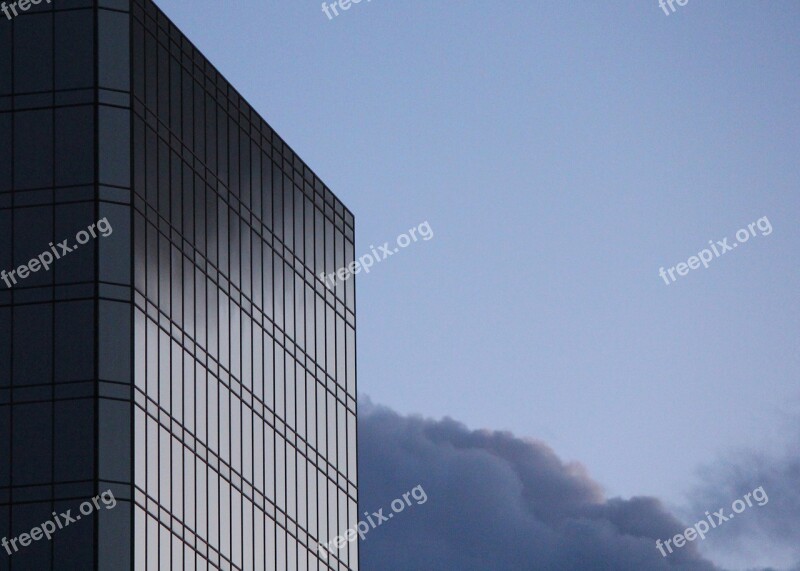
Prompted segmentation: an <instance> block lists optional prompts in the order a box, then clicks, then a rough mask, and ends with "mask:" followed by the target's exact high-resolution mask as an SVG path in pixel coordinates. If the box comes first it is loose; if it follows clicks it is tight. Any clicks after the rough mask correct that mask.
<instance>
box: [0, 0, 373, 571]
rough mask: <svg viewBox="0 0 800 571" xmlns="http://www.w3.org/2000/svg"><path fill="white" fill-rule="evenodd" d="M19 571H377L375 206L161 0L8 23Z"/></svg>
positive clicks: (0, 344) (1, 24)
mask: <svg viewBox="0 0 800 571" xmlns="http://www.w3.org/2000/svg"><path fill="white" fill-rule="evenodd" d="M0 153H2V156H0V269H3V268H5V269H8V270H11V269H13V268H15V267H17V266H19V265H21V264H23V263H27V261H28V260H29V259H31V258H34V257H36V256H37V255H38V254H39V253H41V252H42V251H44V250H47V249H48V247H49V244H51V243H53V244H56V243H58V242H61V241H62V240H64V239H70V240H72V241H74V239H73V237H74V236H76V234H77V233H79V231H80V230H81V229H85V228H87V227H88V226H90V225H91V224H93V223H95V222H96V221H98V220H101V219H104V218H105V219H107V221H108V223H109V225H110V226H112V227H113V233H112V234H110V235H109V236H107V237H98V238H97V239H96V240H92V241H89V242H88V243H86V244H85V245H81V246H80V248H78V249H76V250H75V251H74V252H73V253H70V254H69V257H65V258H64V259H59V260H57V261H56V262H55V263H54V264H53V267H52V268H51V269H50V271H43V272H38V273H35V274H31V275H30V276H29V277H27V278H26V279H25V280H24V281H20V283H18V284H15V285H13V287H11V288H7V287H6V286H5V284H3V283H1V282H0V446H3V447H4V448H5V449H4V450H3V452H2V453H0V458H2V459H10V461H6V462H0V535H2V536H5V537H9V538H10V537H12V536H17V535H19V534H20V533H23V532H26V531H29V530H30V529H31V528H32V527H33V526H34V525H38V524H39V523H41V522H43V521H45V520H46V519H48V518H49V517H51V515H50V514H51V513H52V512H53V511H55V510H62V511H63V510H66V509H68V508H73V509H75V508H76V507H77V505H78V504H80V502H82V501H85V500H86V499H87V498H91V497H92V496H94V495H97V494H99V493H100V492H102V491H105V490H109V489H110V490H112V491H113V493H114V495H115V497H116V498H117V500H118V505H117V506H116V507H115V508H114V509H113V510H103V511H99V512H98V513H97V514H95V515H94V516H93V517H92V519H91V520H90V521H83V522H79V524H77V525H74V526H70V527H67V528H65V529H63V530H59V531H58V532H57V533H56V534H54V536H53V540H52V541H39V542H36V543H33V544H32V545H31V546H29V547H25V548H24V549H22V550H20V551H19V552H17V553H14V554H13V555H11V556H7V555H6V554H5V553H4V552H3V551H2V550H0V569H13V570H17V569H91V568H96V569H137V570H139V569H154V570H155V569H193V570H194V569H203V570H205V569H242V570H246V569H265V570H273V569H274V570H284V569H286V570H294V569H300V570H308V569H313V570H322V569H337V570H340V569H341V570H344V569H353V570H355V569H358V552H357V543H356V542H353V543H350V544H348V545H346V546H345V547H344V548H342V549H341V550H338V551H337V550H335V552H334V554H333V555H330V556H328V558H325V557H324V556H321V555H319V552H318V550H317V545H318V542H319V541H322V542H328V541H330V540H332V539H334V538H335V537H336V536H338V535H343V534H344V532H345V531H346V529H347V527H348V525H349V524H350V523H351V522H355V521H357V520H358V512H357V463H356V399H355V397H356V387H355V292H354V289H353V288H354V281H353V280H349V281H347V282H339V284H338V285H337V286H336V289H335V290H329V289H327V288H326V287H325V285H324V284H323V282H322V281H321V280H320V278H319V277H318V276H319V275H320V274H321V273H322V272H326V273H330V272H333V271H335V270H336V269H337V268H341V267H344V266H346V265H347V264H349V263H350V262H351V261H352V260H353V259H354V246H353V243H354V234H353V232H354V220H353V216H352V214H351V213H350V212H349V211H348V210H347V209H346V208H345V207H344V206H343V204H342V203H341V202H340V201H339V200H337V199H336V197H335V196H334V195H333V194H332V193H331V192H330V190H329V189H328V188H327V187H326V186H325V185H324V184H323V183H322V182H321V181H320V180H319V179H318V178H317V177H316V176H315V175H314V173H313V172H311V170H310V169H309V168H308V167H307V166H306V165H305V164H304V163H303V162H302V161H301V160H300V159H299V158H298V157H297V155H295V153H294V152H293V151H292V150H291V149H290V148H289V147H288V145H286V144H285V143H284V142H283V141H282V139H281V138H280V137H279V136H278V135H277V134H276V133H274V132H273V131H272V129H271V128H270V127H269V126H268V125H267V124H266V122H264V120H263V119H261V117H259V116H258V115H257V114H256V113H255V111H253V109H252V108H251V107H250V106H249V105H248V104H247V103H246V102H245V101H244V100H243V99H242V98H241V97H240V96H239V94H238V93H237V92H236V91H235V90H234V89H233V88H232V87H231V86H230V85H229V84H228V83H227V82H226V81H225V80H224V79H223V77H222V76H221V75H220V74H219V72H218V71H217V70H216V69H215V68H214V67H213V66H211V65H210V64H209V62H208V61H207V60H206V59H205V58H204V57H203V56H202V55H201V54H200V53H199V51H198V50H197V49H196V48H195V47H194V46H193V45H192V44H191V43H190V42H189V41H188V40H187V39H186V38H185V36H183V35H182V34H181V33H180V32H179V31H178V30H177V28H176V27H175V26H174V25H173V24H172V23H171V22H170V21H169V20H168V19H167V18H166V17H165V16H164V14H163V13H162V12H161V11H160V10H159V9H158V8H157V7H156V6H155V5H154V4H153V3H152V2H150V1H139V0H59V1H58V2H53V3H52V4H50V5H48V4H45V3H44V2H42V3H41V4H39V5H35V6H32V7H31V9H30V10H29V11H28V12H26V13H23V14H20V15H19V16H18V17H17V18H15V19H14V20H13V21H5V20H3V19H0Z"/></svg>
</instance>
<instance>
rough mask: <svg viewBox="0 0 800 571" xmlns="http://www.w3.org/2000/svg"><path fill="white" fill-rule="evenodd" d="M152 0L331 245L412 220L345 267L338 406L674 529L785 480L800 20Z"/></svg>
mask: <svg viewBox="0 0 800 571" xmlns="http://www.w3.org/2000/svg"><path fill="white" fill-rule="evenodd" d="M158 4H159V5H160V6H161V7H162V8H163V9H164V11H165V12H166V13H167V14H168V15H169V16H170V17H171V18H172V19H173V20H174V21H175V22H176V23H177V24H178V26H179V27H180V28H181V29H182V30H183V31H184V32H185V33H186V34H187V35H188V36H189V37H190V38H191V39H192V40H193V41H194V43H195V44H196V45H197V46H198V47H199V48H200V49H201V50H202V51H203V52H204V54H205V55H206V56H207V57H208V58H209V59H210V60H211V61H212V63H214V64H215V65H216V66H217V67H218V68H219V69H220V71H222V73H223V74H224V75H225V76H226V77H227V79H228V80H229V81H231V83H232V84H233V85H234V86H236V87H237V89H238V90H239V91H240V92H241V93H242V94H243V95H244V96H245V98H246V99H248V101H249V102H250V103H251V104H252V105H253V106H254V107H255V109H256V110H258V111H259V112H260V113H261V114H262V115H263V116H264V117H265V119H267V121H268V122H269V123H270V124H271V125H272V126H273V127H274V128H275V129H276V130H277V131H278V132H279V133H280V134H281V135H282V137H283V138H284V139H285V140H286V141H287V142H288V143H289V144H290V145H291V146H292V147H293V148H294V150H295V151H297V152H298V153H299V154H300V156H301V157H302V158H303V159H304V160H305V161H306V162H307V163H308V164H309V165H311V167H312V168H313V169H314V170H315V172H316V173H317V174H318V175H319V176H320V177H321V178H322V179H323V180H325V181H326V183H327V184H328V186H330V188H331V189H332V190H333V191H334V193H336V194H337V196H338V197H339V198H340V199H341V200H342V201H343V202H344V203H345V204H346V205H347V206H348V207H349V208H350V210H351V211H352V212H353V213H354V214H355V218H356V237H357V247H356V251H357V255H360V254H364V253H367V252H369V251H370V249H371V247H372V246H373V245H375V246H378V245H381V244H383V243H384V242H387V241H388V242H390V243H393V242H394V241H395V239H396V237H397V236H398V235H400V234H402V233H404V232H406V231H407V230H408V229H410V228H413V227H416V226H418V225H419V224H420V223H422V222H424V221H427V222H428V224H429V225H430V227H431V229H432V230H433V233H434V237H433V238H432V239H430V240H426V241H417V242H414V243H412V244H411V245H409V246H408V247H407V248H404V249H402V250H401V252H399V253H398V254H397V255H396V256H392V257H391V258H390V259H386V260H385V261H383V262H381V263H379V264H377V265H376V266H375V267H374V268H373V269H372V271H371V272H370V273H369V274H363V273H362V274H360V275H359V276H358V278H357V280H358V300H357V303H358V366H359V369H358V383H359V393H360V394H361V395H364V396H368V397H369V398H370V399H371V400H372V402H374V403H376V404H377V405H386V406H388V407H390V408H391V409H392V410H393V411H395V412H393V413H392V414H396V415H397V418H399V419H406V420H405V421H403V422H406V421H407V422H411V420H409V419H412V418H416V417H410V416H408V415H410V414H421V415H423V417H425V418H427V419H428V421H426V422H432V423H437V422H451V421H444V420H442V419H444V418H445V417H449V418H452V419H455V421H457V422H458V423H461V424H459V426H460V427H461V428H460V429H459V430H463V431H465V433H468V434H472V432H471V431H474V430H480V429H487V430H491V431H510V433H511V434H513V437H512V436H509V438H514V439H521V441H524V442H527V441H528V440H527V439H535V440H536V441H537V442H541V443H543V444H542V445H543V446H545V445H546V446H547V447H549V449H551V450H552V452H553V454H554V455H556V457H557V458H559V459H560V460H559V461H563V462H565V463H566V464H567V465H572V464H573V463H579V464H580V465H581V466H582V467H583V469H585V471H586V474H587V476H586V478H588V480H587V481H591V483H592V486H597V487H598V490H600V492H598V493H599V494H600V495H599V496H597V497H598V498H600V497H602V498H605V499H603V500H602V501H609V502H610V501H612V500H611V499H614V498H617V500H618V501H620V502H623V503H625V502H628V503H630V502H633V501H634V498H651V499H653V501H655V502H661V503H663V505H662V504H658V505H659V506H661V507H659V508H658V509H668V510H670V514H680V515H679V516H676V517H681V518H686V519H685V521H689V520H691V521H695V520H696V519H697V518H698V517H702V516H703V512H704V511H705V510H707V509H711V508H714V509H716V508H717V507H718V506H717V503H718V501H722V500H724V501H723V503H722V504H720V505H723V504H728V503H730V502H731V501H733V500H734V499H736V498H737V497H739V496H740V495H741V494H742V493H744V492H747V491H748V490H752V489H754V488H755V487H757V486H759V485H761V484H762V482H759V481H755V480H754V479H756V478H759V477H762V478H763V479H764V480H770V481H773V482H774V485H775V487H776V488H778V489H784V490H790V489H793V488H791V487H790V486H786V485H785V484H786V482H787V481H791V477H792V474H794V473H796V470H794V469H793V468H792V466H793V465H792V464H791V460H790V458H791V454H792V453H793V451H796V444H797V442H796V436H797V433H798V426H800V415H798V408H800V407H798V405H799V404H800V399H798V397H799V396H800V394H799V391H798V388H797V379H798V373H800V352H798V351H797V339H798V333H800V331H798V329H800V303H799V302H798V296H797V291H798V286H800V250H798V248H797V244H798V243H800V240H799V239H800V236H799V235H798V232H800V226H799V225H798V224H797V216H798V212H800V199H799V198H798V196H800V193H798V187H799V186H800V185H799V183H800V169H799V168H798V165H800V161H798V158H800V156H799V155H800V147H798V144H797V143H798V126H800V74H798V63H800V38H799V37H798V34H797V30H798V29H800V5H798V4H797V3H796V2H792V1H788V0H786V1H784V0H777V1H773V2H768V3H767V2H758V3H755V2H746V1H738V0H726V1H724V2H723V1H721V0H720V1H708V0H707V1H704V2H699V1H697V0H690V1H689V2H688V3H687V4H686V5H685V6H678V5H677V4H676V5H675V6H676V11H675V12H674V13H670V15H665V13H664V12H663V11H662V9H661V8H659V6H658V2H657V1H656V0H646V1H644V0H639V1H636V2H634V1H613V2H600V1H593V2H589V1H575V2H540V1H535V2H518V1H511V2H502V3H500V2H497V3H488V2H474V1H473V2H465V1H459V2H456V1H453V0H439V1H436V2H432V1H427V2H424V1H421V0H392V1H390V0H372V1H371V2H361V3H360V4H355V5H353V6H352V7H351V8H350V9H349V10H348V11H346V12H340V15H339V16H337V17H334V18H333V19H329V18H328V17H327V16H326V15H325V14H324V12H323V11H322V10H321V6H320V2H315V1H310V0H299V1H292V2H276V1H273V0H267V1H264V0H258V1H256V0H237V1H236V2H219V0H193V1H192V2H186V1H185V0H159V2H158ZM759 220H760V221H761V222H760V226H753V229H754V231H753V233H752V234H751V235H750V237H749V239H748V240H747V241H746V242H742V243H738V242H737V239H736V237H735V235H736V232H737V231H738V230H740V229H746V228H747V226H748V224H752V223H755V222H757V221H759ZM767 228H769V231H766V229H767ZM710 240H711V241H712V243H711V244H710V243H709V241H710ZM726 240H727V241H726ZM717 242H725V243H726V244H728V245H729V246H731V249H730V250H728V251H726V252H724V254H721V255H719V257H717V256H714V257H713V258H712V259H711V261H710V262H709V263H708V267H707V268H704V267H703V266H702V265H700V266H699V267H698V268H697V269H693V270H691V271H688V274H687V275H682V276H681V275H678V273H677V272H678V271H679V270H680V267H679V266H678V264H679V263H681V262H684V263H686V262H690V260H689V259H690V257H692V256H696V255H698V253H699V252H701V250H704V249H708V248H712V247H714V248H717V249H718V250H720V249H723V246H721V245H720V246H717ZM734 243H735V244H736V247H735V249H734V248H733V244H734ZM709 255H710V253H709ZM698 263H699V262H697V261H695V262H694V263H693V264H692V265H697V264H698ZM662 267H663V268H664V269H665V271H666V270H669V269H670V268H676V269H675V270H673V275H674V276H675V278H676V279H675V281H674V282H673V281H671V280H670V279H669V278H668V277H667V278H666V279H667V281H670V283H669V284H667V283H665V281H664V279H665V278H662V277H661V276H660V275H659V270H660V268H662ZM683 271H684V272H685V271H686V268H684V269H683ZM370 406H372V405H370ZM387 414H388V413H387ZM398 422H399V421H398ZM420 422H422V421H420ZM544 443H546V444H544ZM759 455H761V456H759ZM367 461H371V460H365V457H364V454H362V460H361V466H362V476H361V478H362V485H363V486H368V484H364V478H365V476H364V474H365V472H364V470H365V469H364V466H365V462H367ZM757 465H758V466H761V467H762V468H763V471H759V470H756V469H755V468H756V467H757ZM767 467H768V468H770V470H771V471H769V472H767V471H766V470H767ZM366 473H367V474H370V473H373V472H366ZM374 473H375V474H377V472H374ZM742 474H749V476H750V478H749V479H746V480H742V481H739V480H740V479H741V477H742ZM781 475H782V476H781ZM771 478H772V479H771ZM794 478H796V476H794ZM787 479H788V480H787ZM723 484H725V485H723ZM410 485H413V483H412V484H410ZM587 485H588V484H587ZM794 489H796V488H794ZM719 490H725V491H726V492H729V493H728V495H727V497H726V498H719V497H718V491H719ZM767 491H769V490H767ZM787 494H788V492H787ZM609 498H611V499H609ZM598 501H600V500H598ZM615 501H616V500H615ZM648 501H650V500H648ZM704 502H709V503H704ZM431 504H433V502H431ZM441 505H445V504H441ZM624 505H628V504H624ZM776 505H777V506H780V505H783V506H784V510H785V509H786V507H787V506H794V505H797V500H796V498H794V497H793V496H792V497H786V498H784V503H783V504H781V498H780V497H775V496H774V494H773V496H771V503H770V509H774V506H776ZM648 506H649V507H648V509H656V508H653V507H652V506H651V505H650V504H648ZM422 507H423V506H420V508H422ZM776 512H777V510H776ZM665 513H666V512H665ZM780 513H782V514H784V513H785V514H787V515H786V517H785V518H783V519H780V520H779V521H786V520H788V519H790V516H789V514H788V512H780ZM654 517H655V516H654ZM665 517H667V516H665ZM668 517H674V516H673V515H669V516H668ZM752 525H754V526H755V524H752ZM729 527H733V528H736V526H729ZM756 527H758V526H756ZM741 529H749V528H748V527H745V526H744V524H743V525H742V526H741ZM781 529H785V528H781ZM791 529H795V530H796V529H797V528H796V527H793V528H791ZM736 533H737V532H736V531H735V530H734V531H731V532H727V531H726V532H725V534H726V535H727V534H731V535H735V534H736ZM718 535H719V536H720V537H721V536H722V535H723V533H722V532H720V534H718ZM767 535H769V534H767ZM648 537H649V536H648ZM795 537H796V535H795ZM712 543H713V542H712V541H707V542H705V543H704V544H703V545H702V546H701V547H702V549H703V550H706V555H708V556H709V557H713V558H714V559H713V560H714V561H715V562H716V563H717V564H719V565H724V566H727V568H731V569H732V568H736V566H737V565H739V566H741V568H745V566H754V567H755V566H762V567H764V566H767V565H775V566H784V567H786V566H787V565H790V564H791V563H792V561H797V560H798V559H800V556H797V553H796V552H793V551H791V550H789V551H788V552H787V553H788V555H787V553H784V552H779V551H776V550H775V549H772V548H770V549H765V548H763V544H762V548H761V549H759V548H757V547H753V548H752V549H751V550H750V551H749V552H748V553H745V554H737V555H736V556H735V557H734V556H731V555H729V554H730V553H731V552H730V545H732V544H733V543H734V541H733V540H731V541H729V542H726V541H721V540H718V541H717V544H718V545H717V547H714V546H713V545H712ZM795 556H797V558H795ZM698 557H700V556H698ZM698 565H705V563H703V564H700V563H698ZM689 568H691V569H703V568H705V567H702V566H697V567H687V569H689Z"/></svg>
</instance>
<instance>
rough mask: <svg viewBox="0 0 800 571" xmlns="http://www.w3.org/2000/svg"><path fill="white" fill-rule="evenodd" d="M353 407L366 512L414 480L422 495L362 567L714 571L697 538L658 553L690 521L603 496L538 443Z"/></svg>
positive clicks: (372, 547)
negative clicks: (667, 553) (422, 500)
mask: <svg viewBox="0 0 800 571" xmlns="http://www.w3.org/2000/svg"><path fill="white" fill-rule="evenodd" d="M359 406H360V408H359V469H360V479H359V494H360V498H359V504H360V508H361V511H362V512H363V511H377V510H378V508H382V507H384V508H388V506H389V504H390V502H391V501H392V500H393V499H395V498H397V497H398V496H400V495H401V494H402V493H404V492H406V491H408V490H410V489H411V488H413V487H414V486H416V485H418V484H420V485H422V486H423V487H424V489H425V492H426V493H427V495H428V501H427V502H426V503H425V504H422V505H414V506H413V508H409V509H406V510H405V511H404V512H403V513H402V515H400V514H398V515H397V517H395V518H393V519H392V520H391V521H390V522H387V523H386V524H383V525H382V526H380V527H378V528H376V529H374V530H372V531H371V532H370V533H369V534H368V536H367V538H366V540H365V541H364V542H362V544H361V565H362V568H363V569H365V570H367V571H372V570H380V571H409V570H425V571H440V570H441V571H444V570H447V571H454V570H458V571H487V570H502V571H517V570H519V571H523V570H524V571H539V570H541V571H545V570H546V571H562V570H563V571H574V570H582V571H591V570H601V569H602V570H613V571H643V570H647V571H660V570H670V571H676V570H681V571H716V570H718V569H719V568H718V567H716V566H715V565H713V564H712V563H711V562H709V561H708V560H706V559H704V558H703V557H701V556H700V555H699V553H698V552H697V549H696V545H695V544H694V543H689V544H687V545H686V546H685V547H683V548H681V549H678V550H676V552H675V553H674V554H672V555H670V556H669V557H667V558H664V557H662V556H661V555H660V553H659V552H658V550H657V549H656V547H655V541H656V539H657V538H661V539H666V538H670V537H673V536H674V535H675V534H676V533H679V532H682V531H683V530H684V529H686V525H683V524H682V523H681V522H679V521H678V520H677V519H676V518H675V517H674V516H672V515H671V514H669V513H668V512H667V511H666V509H665V508H664V507H663V506H662V504H661V503H660V502H659V501H658V500H656V499H654V498H649V497H637V498H632V499H629V500H623V499H619V498H612V499H608V498H605V497H604V494H603V492H602V490H601V488H600V487H599V486H598V484H596V483H595V482H594V481H592V480H591V478H590V477H589V476H588V475H587V474H586V471H585V470H584V469H583V467H581V466H580V465H579V464H574V463H565V462H563V461H561V460H560V459H559V458H558V457H557V456H556V455H555V453H554V452H553V451H552V450H551V449H550V448H549V447H548V446H547V445H545V444H544V443H542V442H539V441H536V440H530V439H521V438H517V437H515V436H513V435H512V434H510V433H507V432H492V431H483V430H480V431H471V430H468V429H467V428H466V427H465V426H464V425H462V424H460V423H458V422H455V421H453V420H451V419H445V420H441V421H435V420H428V419H423V418H420V417H404V416H400V415H398V414H397V413H395V412H393V411H391V410H390V409H388V408H385V407H380V406H376V405H374V404H372V403H371V402H369V401H368V400H362V401H361V402H360V404H359ZM387 511H388V510H387Z"/></svg>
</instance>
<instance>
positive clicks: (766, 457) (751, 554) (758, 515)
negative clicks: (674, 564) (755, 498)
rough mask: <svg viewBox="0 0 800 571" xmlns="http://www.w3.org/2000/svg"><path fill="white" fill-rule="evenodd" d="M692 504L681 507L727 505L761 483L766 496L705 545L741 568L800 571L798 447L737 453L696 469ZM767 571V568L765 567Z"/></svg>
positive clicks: (692, 510)
mask: <svg viewBox="0 0 800 571" xmlns="http://www.w3.org/2000/svg"><path fill="white" fill-rule="evenodd" d="M700 481H701V482H702V483H701V484H700V485H699V486H698V487H697V489H695V490H694V491H693V493H692V494H691V495H690V505H689V507H688V508H687V509H685V510H681V513H682V514H686V515H685V517H694V516H690V515H689V514H692V513H694V514H701V516H702V514H703V512H704V510H711V511H716V510H719V509H720V508H725V510H726V513H729V512H730V511H731V510H730V507H731V504H732V503H733V501H734V500H736V499H738V498H741V497H743V496H744V495H745V494H747V493H748V492H752V491H753V490H754V489H755V488H757V487H762V488H763V489H764V492H765V493H766V494H767V497H768V498H769V502H768V503H766V504H765V505H763V506H758V505H757V504H756V505H754V506H753V507H751V508H748V509H747V510H745V511H744V512H742V514H741V515H740V516H737V519H736V524H735V525H728V524H726V525H724V526H721V527H720V528H718V529H717V530H715V534H714V541H713V542H710V543H709V548H710V551H709V553H711V554H713V556H714V559H715V560H716V561H719V562H721V563H724V564H725V565H726V566H730V567H735V568H742V567H743V566H748V565H749V566H753V565H754V564H755V563H756V562H762V563H763V562H765V561H766V562H769V563H770V564H772V565H773V566H775V567H776V568H782V569H786V568H787V567H791V569H792V570H793V571H800V564H798V563H797V562H798V561H800V542H799V541H798V538H800V445H798V443H794V444H793V445H791V446H790V447H789V448H788V449H787V450H786V451H785V453H783V454H778V455H776V454H767V453H762V452H753V451H740V452H738V453H735V454H731V455H729V456H727V457H725V458H723V459H721V460H719V461H717V462H715V463H714V465H713V466H706V467H704V468H702V469H701V470H700ZM767 571H769V570H767Z"/></svg>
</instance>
